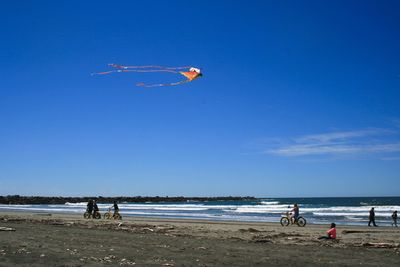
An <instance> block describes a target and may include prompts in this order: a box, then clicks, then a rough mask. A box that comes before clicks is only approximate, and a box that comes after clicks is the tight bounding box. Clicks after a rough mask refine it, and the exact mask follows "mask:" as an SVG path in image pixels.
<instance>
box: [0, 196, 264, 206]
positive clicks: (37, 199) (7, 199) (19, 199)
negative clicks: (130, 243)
mask: <svg viewBox="0 0 400 267" xmlns="http://www.w3.org/2000/svg"><path fill="white" fill-rule="evenodd" d="M90 199H93V200H96V202H98V203H113V202H114V201H117V202H119V203H123V202H131V203H145V202H152V203H159V202H188V201H246V200H257V198H255V197H250V196H247V197H235V196H227V197H182V196H180V197H169V196H165V197H160V196H155V197H148V196H147V197H142V196H135V197H122V196H121V197H103V196H97V197H41V196H20V195H9V196H0V204H65V203H67V202H69V203H79V202H87V201H89V200H90Z"/></svg>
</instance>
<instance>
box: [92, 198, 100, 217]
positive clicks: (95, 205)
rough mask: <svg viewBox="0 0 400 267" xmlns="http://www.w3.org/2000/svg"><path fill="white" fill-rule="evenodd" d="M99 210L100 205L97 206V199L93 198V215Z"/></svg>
mask: <svg viewBox="0 0 400 267" xmlns="http://www.w3.org/2000/svg"><path fill="white" fill-rule="evenodd" d="M96 212H99V207H98V206H97V203H96V200H93V215H95V214H96Z"/></svg>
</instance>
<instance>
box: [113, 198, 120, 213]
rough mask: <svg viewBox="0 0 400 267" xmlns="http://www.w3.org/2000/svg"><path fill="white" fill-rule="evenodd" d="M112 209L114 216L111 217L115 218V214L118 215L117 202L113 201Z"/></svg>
mask: <svg viewBox="0 0 400 267" xmlns="http://www.w3.org/2000/svg"><path fill="white" fill-rule="evenodd" d="M113 207H114V215H113V216H115V215H116V214H118V213H119V207H118V204H117V201H114V205H113Z"/></svg>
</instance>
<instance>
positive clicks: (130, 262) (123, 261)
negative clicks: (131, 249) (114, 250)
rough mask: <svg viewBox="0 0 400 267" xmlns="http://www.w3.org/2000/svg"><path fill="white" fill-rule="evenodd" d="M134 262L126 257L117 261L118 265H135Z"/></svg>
mask: <svg viewBox="0 0 400 267" xmlns="http://www.w3.org/2000/svg"><path fill="white" fill-rule="evenodd" d="M135 264H136V262H134V261H129V260H127V259H121V260H120V262H119V265H135Z"/></svg>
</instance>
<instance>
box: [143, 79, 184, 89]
mask: <svg viewBox="0 0 400 267" xmlns="http://www.w3.org/2000/svg"><path fill="white" fill-rule="evenodd" d="M187 82H189V80H183V81H180V82H176V83H156V84H145V83H137V84H136V86H140V87H146V88H151V87H162V86H176V85H180V84H183V83H187Z"/></svg>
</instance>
